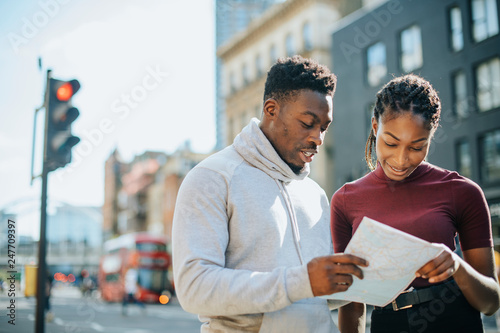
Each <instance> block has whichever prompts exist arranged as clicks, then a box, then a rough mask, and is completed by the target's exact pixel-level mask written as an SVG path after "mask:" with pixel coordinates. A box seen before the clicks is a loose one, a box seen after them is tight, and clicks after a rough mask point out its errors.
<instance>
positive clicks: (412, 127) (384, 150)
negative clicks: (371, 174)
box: [372, 110, 432, 181]
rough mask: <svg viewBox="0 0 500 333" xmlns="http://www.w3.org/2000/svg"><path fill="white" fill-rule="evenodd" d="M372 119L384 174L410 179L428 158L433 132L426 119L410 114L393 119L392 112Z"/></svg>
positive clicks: (397, 179) (389, 176)
mask: <svg viewBox="0 0 500 333" xmlns="http://www.w3.org/2000/svg"><path fill="white" fill-rule="evenodd" d="M385 113H386V114H384V115H382V116H380V117H379V118H380V119H379V120H378V121H377V119H375V118H372V127H373V132H374V133H375V135H376V138H377V141H376V152H377V161H378V162H379V163H380V166H381V167H382V169H383V170H384V173H385V175H386V176H387V177H388V178H390V179H392V180H395V181H400V180H403V179H405V178H406V177H408V176H409V175H410V174H411V173H412V172H413V171H414V170H415V169H416V168H417V167H418V166H419V165H420V163H422V161H423V160H424V159H425V157H426V156H427V153H428V152H429V145H430V141H431V137H432V135H431V130H429V129H428V128H427V126H426V124H425V121H424V119H423V118H422V117H421V116H419V115H414V114H413V113H411V112H403V113H401V115H397V116H396V117H392V115H393V114H392V113H391V111H389V110H388V111H386V112H385Z"/></svg>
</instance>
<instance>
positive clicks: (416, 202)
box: [331, 162, 493, 287]
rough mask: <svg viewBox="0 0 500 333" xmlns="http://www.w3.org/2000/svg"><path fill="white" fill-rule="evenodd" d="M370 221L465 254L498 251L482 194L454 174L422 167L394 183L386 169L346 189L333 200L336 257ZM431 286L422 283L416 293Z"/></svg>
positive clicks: (424, 282) (423, 165)
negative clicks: (487, 249)
mask: <svg viewBox="0 0 500 333" xmlns="http://www.w3.org/2000/svg"><path fill="white" fill-rule="evenodd" d="M364 216H367V217H369V218H372V219H374V220H376V221H379V222H381V223H384V224H387V225H389V226H391V227H394V228H396V229H399V230H401V231H404V232H407V233H409V234H411V235H414V236H416V237H419V238H421V239H424V240H426V241H429V242H434V243H442V244H445V245H446V246H448V247H449V248H450V249H451V250H455V248H456V245H455V236H456V234H457V233H458V235H459V238H460V246H461V249H462V251H466V250H470V249H474V248H482V247H492V246H493V238H492V234H491V219H490V214H489V210H488V205H487V203H486V199H485V197H484V194H483V191H482V190H481V188H480V187H479V186H478V185H477V184H476V183H474V182H473V181H471V180H470V179H467V178H465V177H462V176H460V175H459V174H458V173H456V172H454V171H448V170H445V169H442V168H439V167H436V166H434V165H432V164H429V163H426V162H422V163H421V164H420V165H419V166H418V167H417V168H416V169H415V171H414V172H413V173H412V174H411V175H410V176H408V177H407V178H406V179H404V180H402V181H393V180H391V179H389V178H388V177H387V176H386V175H385V173H384V171H383V169H382V168H381V167H380V165H378V166H377V168H376V169H375V170H374V171H373V172H370V173H369V174H367V175H365V176H364V177H362V178H360V179H358V180H356V181H354V182H350V183H347V184H345V185H344V186H343V187H341V188H340V189H339V190H338V191H337V192H335V194H334V195H333V197H332V201H331V231H332V237H333V244H334V249H335V252H343V251H344V249H345V247H346V246H347V244H348V243H349V241H350V239H351V237H352V235H353V234H354V232H355V231H356V229H357V228H358V226H359V224H360V222H361V220H362V219H363V217H364ZM427 285H429V283H428V282H427V280H424V279H421V278H418V279H415V280H414V282H413V283H412V286H414V287H424V286H427Z"/></svg>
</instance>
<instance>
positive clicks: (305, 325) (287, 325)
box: [259, 298, 339, 333]
mask: <svg viewBox="0 0 500 333" xmlns="http://www.w3.org/2000/svg"><path fill="white" fill-rule="evenodd" d="M259 332H261V333H269V332H287V333H307V332H310V333H332V332H334V333H337V332H339V330H338V328H337V326H335V323H334V322H333V320H332V316H331V313H330V309H329V308H328V305H327V302H326V300H325V299H320V298H306V299H303V300H300V301H299V302H295V303H293V304H291V305H289V306H287V307H286V308H283V309H281V310H278V311H274V312H269V313H265V314H264V318H263V320H262V326H261V327H260V331H259Z"/></svg>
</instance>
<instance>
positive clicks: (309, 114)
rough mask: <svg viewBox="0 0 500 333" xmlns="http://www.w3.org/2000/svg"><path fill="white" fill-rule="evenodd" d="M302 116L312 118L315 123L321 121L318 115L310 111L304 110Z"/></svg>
mask: <svg viewBox="0 0 500 333" xmlns="http://www.w3.org/2000/svg"><path fill="white" fill-rule="evenodd" d="M302 114H303V115H305V116H312V117H313V118H314V120H315V121H320V120H321V119H319V117H318V115H317V114H316V113H314V112H312V111H308V110H306V111H304V112H302Z"/></svg>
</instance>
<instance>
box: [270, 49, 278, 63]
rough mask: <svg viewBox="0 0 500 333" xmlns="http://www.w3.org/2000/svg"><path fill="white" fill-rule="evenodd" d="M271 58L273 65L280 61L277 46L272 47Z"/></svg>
mask: <svg viewBox="0 0 500 333" xmlns="http://www.w3.org/2000/svg"><path fill="white" fill-rule="evenodd" d="M269 57H270V58H271V64H274V63H275V62H276V60H278V52H277V51H276V45H272V46H271V49H270V50H269Z"/></svg>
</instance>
